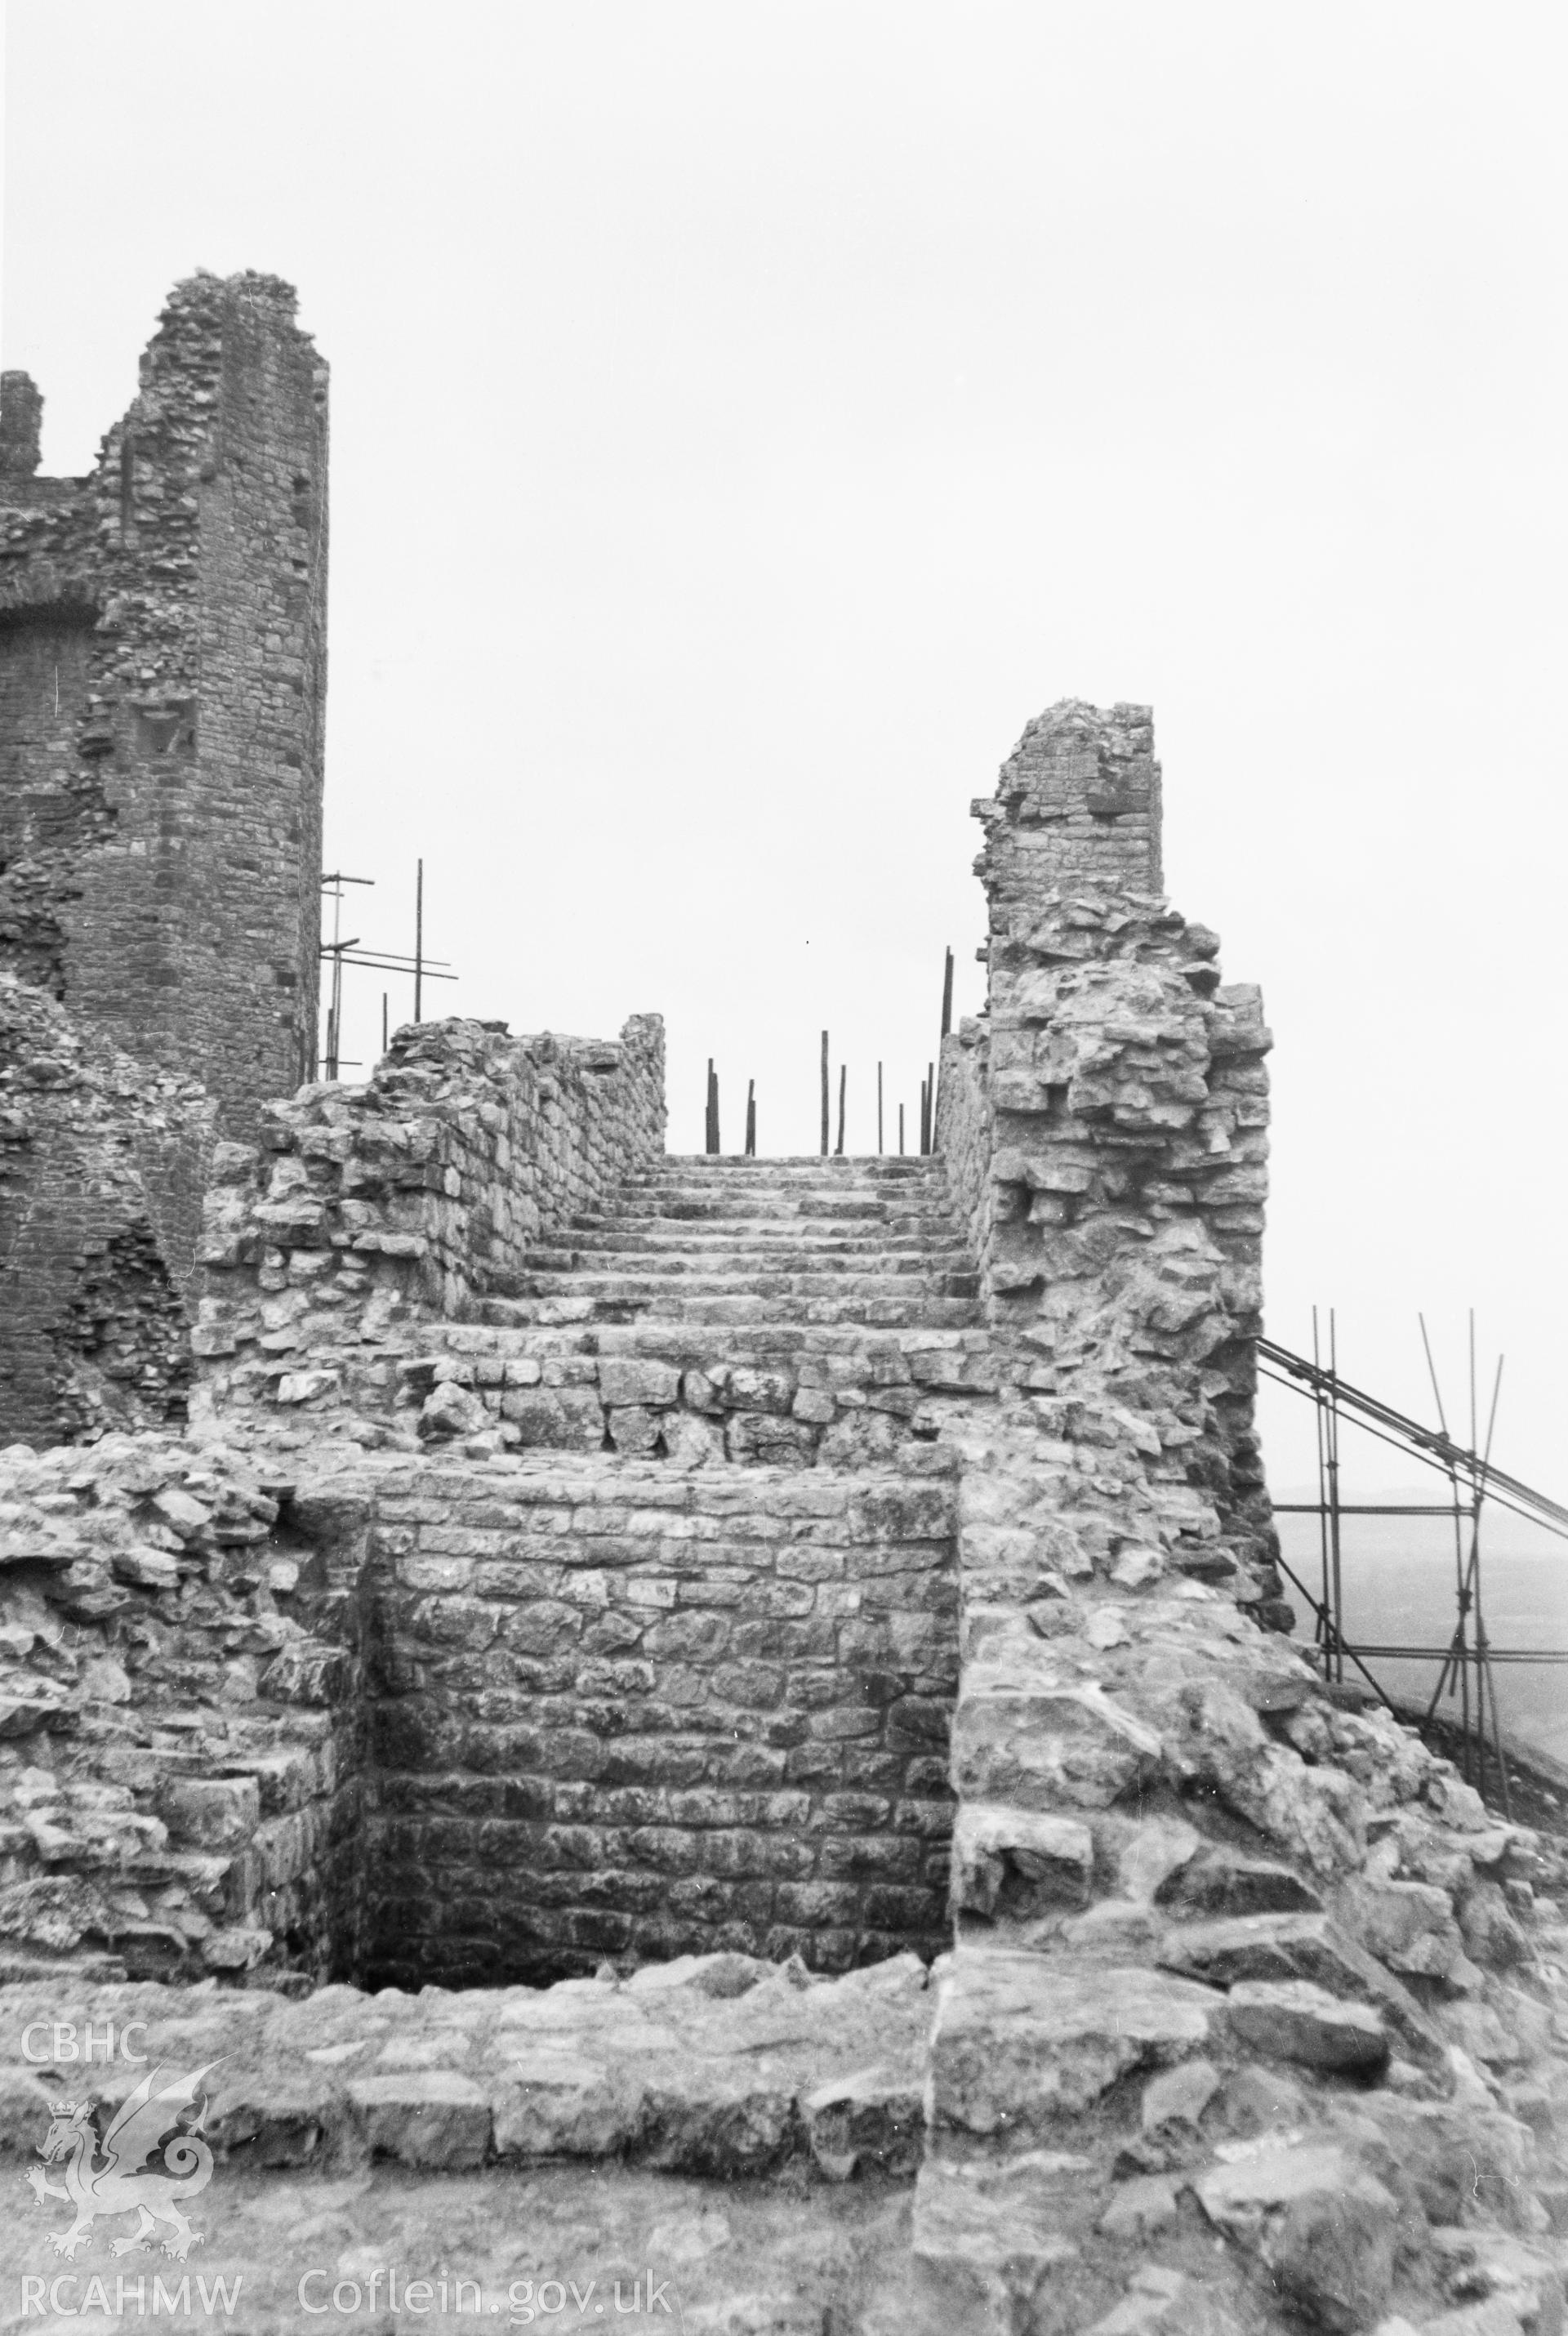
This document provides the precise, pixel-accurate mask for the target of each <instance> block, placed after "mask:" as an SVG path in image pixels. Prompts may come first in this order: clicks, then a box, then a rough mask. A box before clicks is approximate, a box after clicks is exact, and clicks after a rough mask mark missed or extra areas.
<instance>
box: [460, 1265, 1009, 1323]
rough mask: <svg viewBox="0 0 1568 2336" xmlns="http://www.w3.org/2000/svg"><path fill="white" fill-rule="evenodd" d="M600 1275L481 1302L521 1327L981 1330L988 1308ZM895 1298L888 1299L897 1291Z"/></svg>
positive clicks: (486, 1317) (486, 1313) (485, 1316)
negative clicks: (599, 1282) (613, 1288)
mask: <svg viewBox="0 0 1568 2336" xmlns="http://www.w3.org/2000/svg"><path fill="white" fill-rule="evenodd" d="M594 1278H595V1277H592V1276H587V1275H573V1274H563V1275H562V1276H561V1277H560V1290H559V1292H558V1293H556V1294H553V1295H550V1296H544V1295H541V1296H538V1297H533V1298H486V1299H482V1300H481V1301H480V1306H479V1316H480V1319H481V1320H482V1321H483V1322H491V1323H494V1324H496V1325H498V1326H501V1325H504V1324H508V1323H516V1324H520V1325H521V1324H528V1323H540V1324H547V1323H566V1322H627V1321H633V1320H635V1319H637V1318H638V1316H639V1315H645V1314H652V1313H653V1311H654V1309H656V1308H657V1314H658V1319H661V1320H663V1321H667V1322H687V1323H694V1322H702V1323H742V1322H755V1323H764V1322H769V1321H777V1320H779V1319H782V1318H783V1317H784V1316H785V1315H787V1316H788V1317H789V1318H790V1319H791V1320H793V1321H797V1322H803V1323H806V1324H810V1325H812V1326H813V1327H814V1326H818V1325H821V1324H825V1323H838V1322H842V1323H859V1324H863V1325H864V1326H865V1327H866V1328H867V1329H878V1330H889V1329H918V1328H925V1329H943V1330H967V1329H974V1328H978V1327H979V1322H980V1320H981V1311H980V1307H979V1301H978V1299H973V1298H950V1297H937V1296H933V1295H931V1294H930V1293H927V1292H924V1291H922V1290H919V1289H918V1288H916V1289H913V1290H907V1289H901V1288H899V1287H898V1286H897V1285H896V1284H893V1285H888V1284H884V1285H883V1294H881V1295H878V1296H876V1297H866V1296H864V1295H862V1294H861V1293H859V1292H855V1291H849V1292H844V1291H842V1290H840V1291H837V1292H833V1293H832V1294H821V1295H806V1294H803V1292H802V1291H801V1290H799V1289H798V1288H797V1289H795V1290H767V1289H765V1288H762V1289H755V1288H754V1289H752V1290H745V1291H731V1292H714V1291H706V1290H695V1289H694V1288H692V1287H691V1285H690V1284H689V1283H674V1284H672V1283H671V1282H664V1283H659V1282H657V1280H650V1281H648V1283H647V1284H645V1285H644V1286H643V1288H642V1289H641V1290H638V1291H636V1292H631V1291H628V1290H621V1291H620V1293H619V1294H618V1295H611V1294H609V1293H608V1292H606V1291H603V1290H589V1289H587V1288H585V1287H584V1286H583V1285H584V1283H585V1282H587V1281H589V1280H592V1279H594ZM890 1290H891V1292H892V1294H888V1292H889V1291H890Z"/></svg>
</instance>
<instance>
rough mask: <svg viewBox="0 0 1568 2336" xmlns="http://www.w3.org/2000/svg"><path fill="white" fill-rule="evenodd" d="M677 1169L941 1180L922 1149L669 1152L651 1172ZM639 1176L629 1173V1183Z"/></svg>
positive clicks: (786, 1177) (737, 1175)
mask: <svg viewBox="0 0 1568 2336" xmlns="http://www.w3.org/2000/svg"><path fill="white" fill-rule="evenodd" d="M676 1173H679V1174H681V1175H686V1176H723V1177H725V1178H726V1179H730V1178H733V1179H735V1180H736V1181H739V1180H740V1179H742V1178H745V1177H751V1178H755V1179H759V1180H767V1179H772V1180H776V1181H778V1182H780V1183H788V1182H791V1181H794V1180H798V1179H801V1178H814V1179H817V1180H820V1181H822V1182H823V1183H826V1182H828V1181H829V1180H830V1179H836V1180H838V1181H840V1182H842V1181H844V1180H846V1179H848V1180H858V1181H862V1182H865V1183H873V1182H884V1181H885V1182H898V1181H901V1180H904V1181H908V1182H911V1183H914V1182H918V1181H919V1180H920V1179H921V1178H922V1177H923V1178H925V1179H926V1180H927V1181H928V1182H929V1183H940V1182H941V1178H942V1166H941V1163H940V1160H939V1159H937V1158H936V1157H935V1156H934V1154H927V1155H925V1156H924V1157H922V1156H921V1155H920V1153H918V1152H906V1153H900V1152H850V1153H827V1152H793V1153H758V1154H756V1155H755V1157H754V1158H750V1159H748V1158H747V1157H746V1156H745V1153H736V1152H721V1153H711V1152H667V1153H665V1154H664V1158H663V1161H662V1163H661V1164H660V1165H659V1166H658V1167H657V1168H654V1169H650V1170H649V1171H648V1177H649V1178H652V1179H657V1177H659V1176H661V1175H671V1174H676ZM636 1181H639V1180H637V1179H632V1178H628V1183H631V1182H636Z"/></svg>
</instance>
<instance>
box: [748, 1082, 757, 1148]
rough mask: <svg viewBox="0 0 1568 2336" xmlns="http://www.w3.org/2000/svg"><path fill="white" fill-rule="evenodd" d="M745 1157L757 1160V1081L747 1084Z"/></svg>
mask: <svg viewBox="0 0 1568 2336" xmlns="http://www.w3.org/2000/svg"><path fill="white" fill-rule="evenodd" d="M745 1156H746V1158H747V1159H748V1160H755V1158H756V1081H755V1079H747V1081H746V1083H745Z"/></svg>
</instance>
